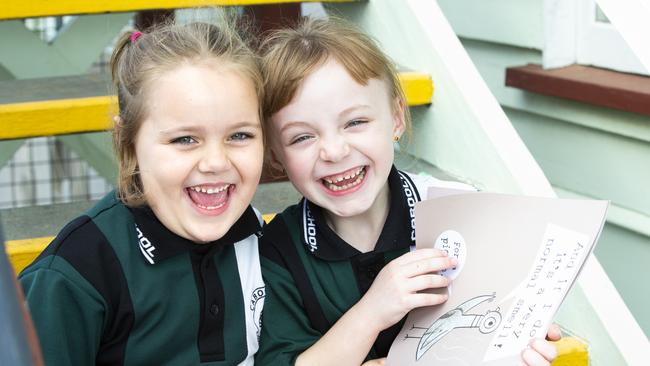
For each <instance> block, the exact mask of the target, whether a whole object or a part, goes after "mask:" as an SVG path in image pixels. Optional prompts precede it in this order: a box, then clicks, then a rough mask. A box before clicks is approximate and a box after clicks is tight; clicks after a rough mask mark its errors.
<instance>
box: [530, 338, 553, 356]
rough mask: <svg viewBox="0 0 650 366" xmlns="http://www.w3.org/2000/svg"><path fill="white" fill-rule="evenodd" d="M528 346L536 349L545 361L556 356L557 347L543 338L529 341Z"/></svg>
mask: <svg viewBox="0 0 650 366" xmlns="http://www.w3.org/2000/svg"><path fill="white" fill-rule="evenodd" d="M530 347H531V348H532V349H533V350H535V351H537V353H539V354H540V355H541V356H542V357H544V358H545V359H546V360H547V361H549V362H553V360H555V358H556V357H557V347H556V346H555V344H553V343H551V342H549V341H545V340H543V339H533V340H532V341H531V342H530Z"/></svg>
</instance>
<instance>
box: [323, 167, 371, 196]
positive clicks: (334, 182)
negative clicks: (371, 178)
mask: <svg viewBox="0 0 650 366" xmlns="http://www.w3.org/2000/svg"><path fill="white" fill-rule="evenodd" d="M365 177H366V167H365V166H360V167H356V168H354V169H350V170H347V171H345V172H343V173H340V174H335V175H330V176H327V177H324V178H322V179H321V182H322V183H323V185H324V186H325V188H327V189H329V190H331V191H334V192H339V191H345V190H348V189H352V188H354V187H356V186H358V185H360V184H361V183H362V182H363V178H365Z"/></svg>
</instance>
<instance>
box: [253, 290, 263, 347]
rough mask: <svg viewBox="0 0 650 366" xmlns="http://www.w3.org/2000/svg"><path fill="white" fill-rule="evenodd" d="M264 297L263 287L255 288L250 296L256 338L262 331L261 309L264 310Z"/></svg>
mask: <svg viewBox="0 0 650 366" xmlns="http://www.w3.org/2000/svg"><path fill="white" fill-rule="evenodd" d="M264 297H266V288H265V287H264V286H261V287H258V288H256V289H255V290H253V293H252V294H251V302H250V310H251V311H252V312H253V322H255V330H256V332H257V337H258V338H259V336H260V331H261V330H262V309H263V308H264Z"/></svg>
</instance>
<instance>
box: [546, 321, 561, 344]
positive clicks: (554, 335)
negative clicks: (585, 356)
mask: <svg viewBox="0 0 650 366" xmlns="http://www.w3.org/2000/svg"><path fill="white" fill-rule="evenodd" d="M546 339H547V340H549V341H553V342H557V341H559V340H560V339H562V329H560V326H559V325H557V324H556V323H553V324H551V326H550V327H548V333H546Z"/></svg>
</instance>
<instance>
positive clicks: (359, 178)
mask: <svg viewBox="0 0 650 366" xmlns="http://www.w3.org/2000/svg"><path fill="white" fill-rule="evenodd" d="M354 176H356V177H357V179H355V180H354V181H353V182H350V183H347V184H344V185H342V186H339V185H336V184H334V182H332V181H331V180H329V179H324V180H325V182H326V184H325V185H326V186H327V188H329V189H331V190H332V191H334V192H337V191H342V190H346V189H349V188H352V187H354V186H356V185H358V184H360V183H361V181H362V180H363V178H364V177H365V176H366V174H365V172H364V171H363V168H361V169H359V170H358V171H357V173H355V174H354V175H352V176H351V177H350V178H352V177H354ZM350 178H345V179H350ZM342 180H343V178H341V179H338V180H336V181H337V182H340V181H342Z"/></svg>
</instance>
